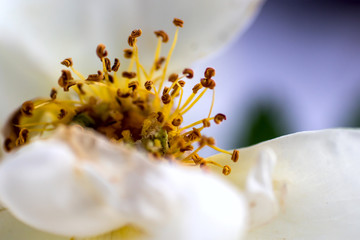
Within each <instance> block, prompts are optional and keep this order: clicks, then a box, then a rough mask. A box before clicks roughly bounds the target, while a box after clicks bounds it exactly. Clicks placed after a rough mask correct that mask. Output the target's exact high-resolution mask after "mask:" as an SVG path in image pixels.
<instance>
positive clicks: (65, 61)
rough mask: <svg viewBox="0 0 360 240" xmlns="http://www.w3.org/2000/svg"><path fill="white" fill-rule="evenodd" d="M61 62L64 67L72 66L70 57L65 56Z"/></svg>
mask: <svg viewBox="0 0 360 240" xmlns="http://www.w3.org/2000/svg"><path fill="white" fill-rule="evenodd" d="M61 64H62V65H64V66H66V67H72V65H73V61H72V59H71V58H66V59H65V60H64V61H62V62H61Z"/></svg>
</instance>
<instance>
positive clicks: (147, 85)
mask: <svg viewBox="0 0 360 240" xmlns="http://www.w3.org/2000/svg"><path fill="white" fill-rule="evenodd" d="M153 84H154V82H153V81H146V82H145V84H144V87H145V89H146V90H148V91H151V89H152V86H153Z"/></svg>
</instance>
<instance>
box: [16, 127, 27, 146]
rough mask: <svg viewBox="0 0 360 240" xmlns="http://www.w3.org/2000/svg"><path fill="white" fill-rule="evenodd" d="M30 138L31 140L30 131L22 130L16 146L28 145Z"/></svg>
mask: <svg viewBox="0 0 360 240" xmlns="http://www.w3.org/2000/svg"><path fill="white" fill-rule="evenodd" d="M28 138H29V130H27V129H26V128H23V129H21V130H20V132H19V137H18V139H17V140H16V145H22V144H24V143H26V142H27V140H28Z"/></svg>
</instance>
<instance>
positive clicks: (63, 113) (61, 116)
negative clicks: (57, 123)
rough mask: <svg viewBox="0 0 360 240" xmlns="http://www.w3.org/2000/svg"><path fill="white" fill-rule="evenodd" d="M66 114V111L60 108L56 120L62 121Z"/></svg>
mask: <svg viewBox="0 0 360 240" xmlns="http://www.w3.org/2000/svg"><path fill="white" fill-rule="evenodd" d="M66 114H67V111H66V110H65V109H63V108H62V109H60V113H59V114H58V116H57V118H58V119H59V120H61V119H63V118H64V117H65V116H66Z"/></svg>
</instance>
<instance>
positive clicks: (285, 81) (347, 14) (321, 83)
mask: <svg viewBox="0 0 360 240" xmlns="http://www.w3.org/2000/svg"><path fill="white" fill-rule="evenodd" d="M205 64H207V65H209V66H214V67H215V68H216V70H217V77H218V78H217V89H216V90H217V92H216V94H217V96H216V98H217V101H218V102H217V104H216V105H215V106H216V110H215V111H219V112H224V113H226V115H227V117H228V119H227V121H226V122H224V123H223V125H222V126H220V127H216V128H215V129H212V131H214V132H213V133H212V135H215V136H221V137H218V139H221V140H220V141H219V140H218V141H217V143H218V145H220V146H221V147H223V148H227V149H230V148H235V147H239V146H247V145H251V144H254V143H257V142H260V141H263V140H267V139H270V138H274V137H277V136H281V135H283V134H288V133H293V132H298V131H307V130H318V129H324V128H336V127H360V101H359V100H360V1H345V0H327V1H325V0H323V1H319V0H317V1H311V0H308V1H307V0H268V1H266V3H265V4H264V6H263V8H262V10H261V11H260V13H259V15H258V17H257V18H256V19H255V20H254V22H253V24H252V25H251V26H250V27H249V29H248V30H247V31H246V32H245V34H243V35H242V36H241V37H240V38H239V39H238V40H237V41H236V42H235V43H234V44H233V45H232V46H231V47H229V48H228V49H226V50H225V51H224V52H222V53H221V54H220V55H218V56H217V57H216V58H213V59H211V60H207V61H203V62H199V63H198V64H197V70H198V71H201V70H200V69H201V68H202V67H203V66H204V65H205Z"/></svg>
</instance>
